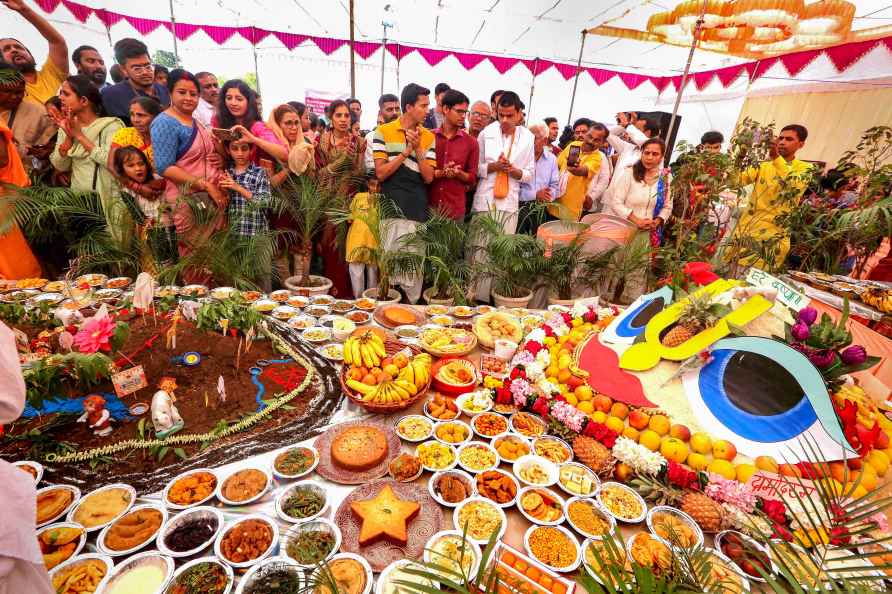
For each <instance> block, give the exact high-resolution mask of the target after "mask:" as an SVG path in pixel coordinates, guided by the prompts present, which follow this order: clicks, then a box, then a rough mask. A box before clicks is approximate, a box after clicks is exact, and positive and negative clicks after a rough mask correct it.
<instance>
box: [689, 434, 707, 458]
mask: <svg viewBox="0 0 892 594" xmlns="http://www.w3.org/2000/svg"><path fill="white" fill-rule="evenodd" d="M691 449H692V450H694V451H695V452H697V453H698V454H708V453H710V452H712V438H711V437H710V436H709V435H708V434H706V433H694V434H693V435H692V436H691Z"/></svg>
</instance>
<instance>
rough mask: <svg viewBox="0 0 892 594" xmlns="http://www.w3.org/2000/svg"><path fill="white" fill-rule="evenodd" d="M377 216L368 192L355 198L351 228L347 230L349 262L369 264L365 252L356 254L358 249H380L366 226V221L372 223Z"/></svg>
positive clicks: (352, 205)
mask: <svg viewBox="0 0 892 594" xmlns="http://www.w3.org/2000/svg"><path fill="white" fill-rule="evenodd" d="M376 216H377V211H376V209H375V206H374V200H373V198H372V197H371V196H370V195H369V193H368V192H359V193H358V194H356V195H355V196H353V201H352V202H351V203H350V218H351V219H352V222H351V223H350V228H349V229H348V230H347V245H346V248H345V250H344V251H345V253H346V255H347V257H346V260H347V262H361V263H363V264H368V254H366V253H363V252H361V251H360V252H355V250H356V249H357V248H360V247H367V248H376V247H378V244H377V242H376V241H375V236H374V235H372V231H371V229H369V226H368V225H367V224H366V220H368V221H372V220H373V219H372V217H376Z"/></svg>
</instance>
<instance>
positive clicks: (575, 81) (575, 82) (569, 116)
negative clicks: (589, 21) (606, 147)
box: [567, 29, 588, 126]
mask: <svg viewBox="0 0 892 594" xmlns="http://www.w3.org/2000/svg"><path fill="white" fill-rule="evenodd" d="M586 35H588V31H587V30H585V29H583V31H582V43H580V44H579V59H578V60H576V76H575V77H573V94H572V95H570V113H569V114H567V125H568V126H569V125H570V121H571V120H572V119H573V103H575V102H576V85H578V84H579V70H580V68H581V67H582V51H583V50H584V49H585V36H586Z"/></svg>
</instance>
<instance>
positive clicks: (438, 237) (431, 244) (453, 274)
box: [414, 210, 471, 305]
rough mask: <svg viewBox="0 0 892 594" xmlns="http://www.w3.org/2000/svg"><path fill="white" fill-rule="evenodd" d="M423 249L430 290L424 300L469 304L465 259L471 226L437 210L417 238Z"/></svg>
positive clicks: (468, 265) (416, 235)
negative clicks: (469, 227)
mask: <svg viewBox="0 0 892 594" xmlns="http://www.w3.org/2000/svg"><path fill="white" fill-rule="evenodd" d="M414 238H415V240H416V241H417V242H418V243H419V245H422V246H424V251H425V259H424V279H425V282H426V283H428V284H429V285H430V286H429V288H427V289H425V291H424V293H423V295H424V300H425V301H427V302H428V303H430V304H440V305H453V304H454V303H456V302H459V303H461V304H464V303H465V302H466V301H467V294H468V283H469V281H470V278H471V266H470V264H469V263H468V261H467V259H466V258H465V246H466V244H467V242H468V226H467V225H466V224H465V223H464V222H463V221H458V220H455V219H453V218H451V217H449V216H447V215H445V214H443V213H442V212H440V211H438V210H435V211H433V212H431V217H430V218H429V219H428V220H427V221H426V222H424V223H422V224H421V225H419V226H418V230H417V231H416V232H415V234H414Z"/></svg>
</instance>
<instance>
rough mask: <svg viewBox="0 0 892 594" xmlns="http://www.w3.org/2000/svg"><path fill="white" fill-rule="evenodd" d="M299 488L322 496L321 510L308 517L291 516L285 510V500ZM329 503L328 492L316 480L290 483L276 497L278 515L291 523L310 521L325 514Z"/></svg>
mask: <svg viewBox="0 0 892 594" xmlns="http://www.w3.org/2000/svg"><path fill="white" fill-rule="evenodd" d="M299 489H305V490H309V491H312V492H314V493H316V494H317V495H320V496H321V497H322V507H321V508H319V511H317V512H316V513H315V514H313V515H310V516H307V517H306V518H295V517H293V516H289V515H288V514H286V513H285V510H284V509H283V507H282V506H283V505H285V501H286V500H287V499H288V497H290V496H291V494H292V493H294V492H295V491H297V490H299ZM328 503H329V502H328V493H327V492H326V490H325V487H324V486H323V485H322V484H321V483H317V482H315V481H301V482H299V483H294V484H292V485H289V486H288V487H286V488H285V489H283V490H282V492H281V493H279V496H278V497H276V515H277V516H279V517H280V518H281V519H282V520H283V521H285V522H288V523H289V524H298V523H301V522H308V521H310V520H314V519H316V518H318V517H319V516H321V515H322V514H324V513H325V512H326V511H327V510H328Z"/></svg>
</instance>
